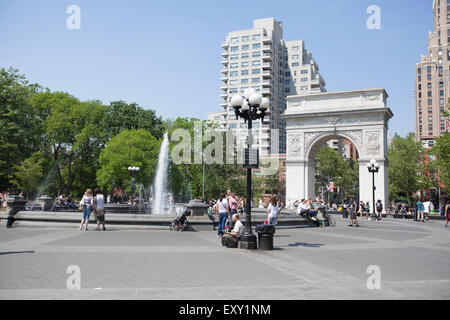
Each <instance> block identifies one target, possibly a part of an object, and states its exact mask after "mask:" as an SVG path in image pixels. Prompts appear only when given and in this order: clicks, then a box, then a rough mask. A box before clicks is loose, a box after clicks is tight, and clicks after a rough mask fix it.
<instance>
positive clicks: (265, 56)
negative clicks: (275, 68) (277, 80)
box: [262, 54, 272, 61]
mask: <svg viewBox="0 0 450 320" xmlns="http://www.w3.org/2000/svg"><path fill="white" fill-rule="evenodd" d="M262 59H263V61H272V56H271V55H270V54H265V55H263V56H262Z"/></svg>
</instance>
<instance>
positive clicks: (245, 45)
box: [241, 44, 250, 51]
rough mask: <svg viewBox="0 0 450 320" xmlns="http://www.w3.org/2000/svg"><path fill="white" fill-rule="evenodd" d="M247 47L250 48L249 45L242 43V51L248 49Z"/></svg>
mask: <svg viewBox="0 0 450 320" xmlns="http://www.w3.org/2000/svg"><path fill="white" fill-rule="evenodd" d="M249 48H250V47H249V45H248V44H244V45H243V46H242V47H241V49H242V51H245V50H248V49H249Z"/></svg>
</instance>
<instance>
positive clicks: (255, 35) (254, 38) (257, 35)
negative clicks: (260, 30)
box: [253, 34, 261, 40]
mask: <svg viewBox="0 0 450 320" xmlns="http://www.w3.org/2000/svg"><path fill="white" fill-rule="evenodd" d="M259 39H261V35H260V34H254V35H253V40H259Z"/></svg>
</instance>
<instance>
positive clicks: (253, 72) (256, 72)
mask: <svg viewBox="0 0 450 320" xmlns="http://www.w3.org/2000/svg"><path fill="white" fill-rule="evenodd" d="M260 73H261V70H260V69H252V74H260Z"/></svg>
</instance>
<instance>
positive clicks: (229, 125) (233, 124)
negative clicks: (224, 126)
mask: <svg viewBox="0 0 450 320" xmlns="http://www.w3.org/2000/svg"><path fill="white" fill-rule="evenodd" d="M228 128H230V129H236V123H229V124H228Z"/></svg>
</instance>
